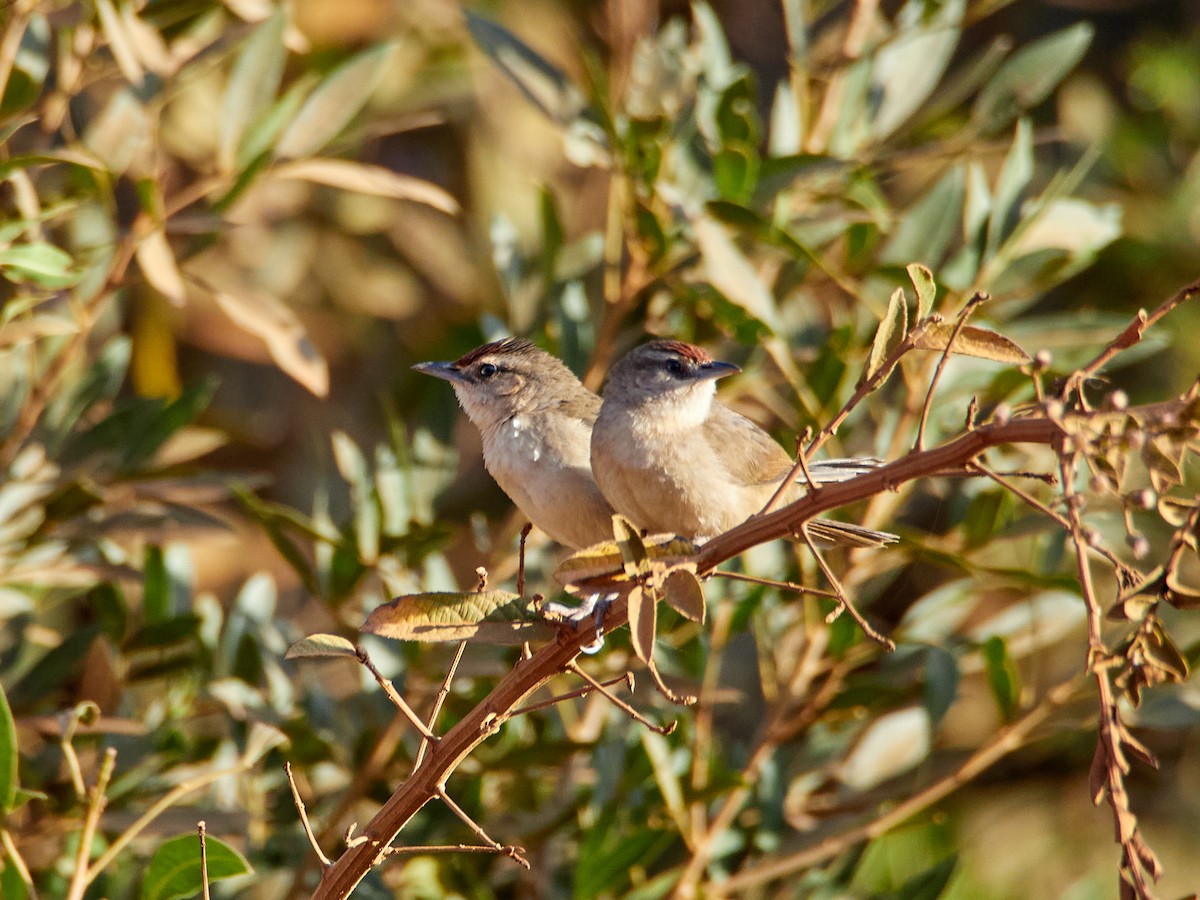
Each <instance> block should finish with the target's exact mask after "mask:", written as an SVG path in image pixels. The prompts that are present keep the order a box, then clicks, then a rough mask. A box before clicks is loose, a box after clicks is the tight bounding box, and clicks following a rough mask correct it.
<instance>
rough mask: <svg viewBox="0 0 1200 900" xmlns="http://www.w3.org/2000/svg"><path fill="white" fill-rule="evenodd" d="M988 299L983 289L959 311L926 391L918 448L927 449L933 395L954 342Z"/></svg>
mask: <svg viewBox="0 0 1200 900" xmlns="http://www.w3.org/2000/svg"><path fill="white" fill-rule="evenodd" d="M988 299H990V298H989V296H988V295H987V294H985V293H984V292H983V291H979V292H978V293H976V294H974V295H973V296H972V297H971V299H970V300H968V301H967V303H966V305H965V306H964V307H963V308H962V310H960V311H959V314H958V318H957V319H955V320H954V330H953V331H951V332H950V340H949V341H947V342H946V348H945V349H944V350H943V351H942V355H941V358H940V359H938V362H937V368H936V369H934V370H933V378H932V379H930V381H929V390H927V391H926V392H925V405H924V406H922V407H921V424H920V425H918V426H917V440H916V443H915V444H914V445H913V447H914V449H916V450H924V449H925V426H926V425H927V424H928V422H929V411H930V410H931V409H932V408H933V395H934V393H935V392H936V391H937V386H938V382H939V381H941V379H942V371H943V370H944V369H945V368H946V363H947V362H948V361H949V359H950V354H951V353H953V352H954V342H955V341H957V340H958V336H959V334H960V333H961V332H962V330H963V328H964V327H965V326H966V324H967V319H969V318H971V313H973V312H974V311H975V308H976V307H977V306H979V305H980V304H982V303H985V302H986V301H987V300H988Z"/></svg>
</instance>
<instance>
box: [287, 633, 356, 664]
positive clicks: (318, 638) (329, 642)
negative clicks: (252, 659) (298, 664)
mask: <svg viewBox="0 0 1200 900" xmlns="http://www.w3.org/2000/svg"><path fill="white" fill-rule="evenodd" d="M324 656H343V657H351V658H357V657H358V651H357V650H355V648H354V645H353V644H352V643H350V642H349V641H348V640H346V639H345V638H344V637H339V636H338V635H336V634H310V635H309V636H308V637H306V638H301V639H300V640H298V641H296V642H295V643H294V644H292V646H290V647H288V649H287V653H285V654H284V655H283V658H284V659H313V658H315V657H324Z"/></svg>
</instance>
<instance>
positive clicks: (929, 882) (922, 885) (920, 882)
mask: <svg viewBox="0 0 1200 900" xmlns="http://www.w3.org/2000/svg"><path fill="white" fill-rule="evenodd" d="M957 865H958V855H957V854H951V855H950V856H947V857H946V858H945V859H943V860H942V861H941V862H939V863H937V864H936V865H934V866H933V867H931V868H929V869H926V870H925V871H924V872H921V873H920V874H918V875H914V876H913V877H912V878H910V879H908V880H907V881H906V882H904V884H902V885H900V889H899V890H898V891H896V893H895V894H894V895H892V896H894V897H895V900H937V898H938V897H940V896H942V894H943V893H945V891H946V887H947V885H949V884H950V879H951V878H953V877H954V870H955V868H956V867H957Z"/></svg>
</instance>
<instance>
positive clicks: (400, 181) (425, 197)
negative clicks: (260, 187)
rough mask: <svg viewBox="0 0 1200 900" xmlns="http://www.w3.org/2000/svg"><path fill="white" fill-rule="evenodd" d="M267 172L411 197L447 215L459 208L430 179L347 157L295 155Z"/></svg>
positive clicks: (277, 176) (346, 188)
mask: <svg viewBox="0 0 1200 900" xmlns="http://www.w3.org/2000/svg"><path fill="white" fill-rule="evenodd" d="M269 174H270V175H271V176H272V177H274V178H289V179H297V180H300V181H311V182H314V183H316V184H326V185H329V186H330V187H336V188H343V189H344V190H347V191H357V192H359V193H362V194H373V195H375V196H377V197H392V198H394V199H397V200H411V201H413V202H414V203H424V204H425V205H426V206H432V207H433V208H434V209H438V210H441V211H442V212H444V213H448V214H450V215H454V214H455V213H457V212H458V211H459V206H458V202H457V201H456V200H455V199H454V198H453V197H451V196H450V195H449V194H448V193H446V191H444V190H442V189H441V188H440V187H438V186H437V185H436V184H433V183H432V182H429V181H425V180H424V179H423V178H415V177H413V176H412V175H403V174H401V173H399V172H393V171H392V170H391V169H385V168H384V167H383V166H372V165H368V164H366V163H360V162H353V161H351V160H348V159H299V160H294V161H292V162H286V163H282V164H280V165H277V166H275V167H274V168H272V169H271V170H270V171H269Z"/></svg>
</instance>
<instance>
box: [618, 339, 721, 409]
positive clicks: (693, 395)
mask: <svg viewBox="0 0 1200 900" xmlns="http://www.w3.org/2000/svg"><path fill="white" fill-rule="evenodd" d="M740 371H741V369H739V368H738V367H737V366H735V365H733V364H732V363H727V362H719V361H717V360H714V359H713V358H712V357H711V356H710V355H709V354H708V351H707V350H704V349H703V348H701V347H696V346H693V345H692V344H685V343H683V342H682V341H651V342H650V343H648V344H642V345H641V346H640V347H635V348H634V349H633V350H631V351H630V352H629V353H628V354H627V355H626V356H625V357H624V358H623V359H621V360H620V361H618V362H617V363H616V365H614V366H613V368H612V371H611V372H609V375H608V384H607V385H606V386H605V388H604V399H605V400H606V401H608V400H613V401H615V402H617V403H622V404H625V405H629V406H637V405H644V404H654V405H659V406H664V407H667V406H670V407H674V408H675V409H676V411H677V412H678V414H679V415H681V416H682V417H683V418H685V419H688V420H691V419H694V418H698V419H699V421H703V419H704V417H705V416H707V415H708V410H709V407H710V406H711V405H712V399H713V395H714V394H715V393H716V380H717V379H718V378H724V377H725V376H726V375H733V374H735V373H737V372H740Z"/></svg>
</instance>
